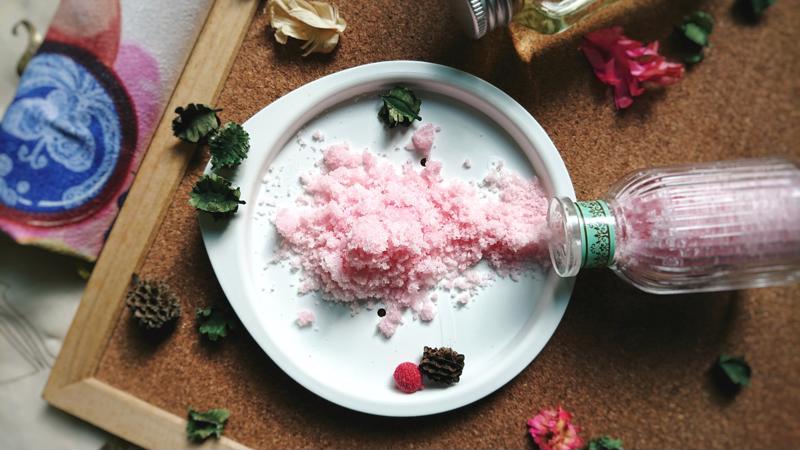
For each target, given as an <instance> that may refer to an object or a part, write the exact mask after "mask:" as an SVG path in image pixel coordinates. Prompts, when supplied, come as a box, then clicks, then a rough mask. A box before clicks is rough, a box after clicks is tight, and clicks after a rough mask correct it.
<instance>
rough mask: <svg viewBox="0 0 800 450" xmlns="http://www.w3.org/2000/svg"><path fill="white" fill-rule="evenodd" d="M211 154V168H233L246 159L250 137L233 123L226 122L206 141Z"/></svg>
mask: <svg viewBox="0 0 800 450" xmlns="http://www.w3.org/2000/svg"><path fill="white" fill-rule="evenodd" d="M208 147H209V150H210V152H211V167H212V168H213V169H214V170H217V169H218V168H220V167H225V168H228V169H230V168H233V167H236V166H238V165H239V164H241V162H242V160H244V159H245V158H247V152H248V150H250V135H249V134H247V131H245V130H244V128H242V126H241V125H239V124H238V123H235V122H228V123H226V124H225V125H224V126H223V127H222V128H220V129H219V130H217V132H216V133H214V134H212V135H211V137H210V138H209V139H208Z"/></svg>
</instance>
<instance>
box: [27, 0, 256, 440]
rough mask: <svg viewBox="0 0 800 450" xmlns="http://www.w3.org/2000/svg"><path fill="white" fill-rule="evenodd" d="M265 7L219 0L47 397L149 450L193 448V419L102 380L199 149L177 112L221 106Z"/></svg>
mask: <svg viewBox="0 0 800 450" xmlns="http://www.w3.org/2000/svg"><path fill="white" fill-rule="evenodd" d="M259 3H260V2H259V1H258V0H215V1H214V3H213V5H212V7H211V10H210V12H209V14H208V17H207V19H206V22H205V24H204V26H203V29H202V30H201V32H200V34H199V36H198V39H197V41H196V42H195V45H194V48H193V50H192V53H191V55H190V56H189V59H188V61H187V63H186V66H185V67H184V70H183V72H182V74H181V77H180V79H179V80H178V83H177V84H176V86H175V90H174V91H173V94H172V97H171V98H170V101H169V103H168V104H167V107H166V109H165V112H166V113H165V114H164V115H163V116H162V117H161V121H160V122H159V124H158V127H157V128H156V132H155V134H154V135H153V139H152V140H151V141H150V145H149V147H148V151H147V153H146V155H145V157H144V160H143V161H142V165H141V167H140V169H139V172H138V175H137V176H136V179H135V181H134V183H133V185H132V186H131V189H130V192H129V194H128V197H127V200H126V201H125V205H124V206H123V208H122V210H121V211H120V213H119V216H118V217H117V220H116V224H115V226H114V227H113V229H112V230H111V234H110V235H109V237H108V241H107V242H106V244H105V247H104V248H103V251H102V253H101V254H100V258H99V259H98V261H97V265H96V266H95V268H94V271H93V272H92V276H91V277H90V278H89V282H88V284H87V286H86V290H85V292H84V294H83V298H82V299H81V302H80V306H79V308H78V311H77V313H76V314H75V318H74V319H73V321H72V324H71V326H70V328H69V333H68V334H67V336H66V339H65V340H64V345H63V347H62V348H61V352H60V353H59V355H58V359H57V360H56V363H55V365H54V366H53V371H52V373H51V374H50V378H49V380H48V382H47V386H46V387H45V389H44V393H43V397H44V399H45V400H46V401H48V402H49V403H50V404H51V405H53V406H55V407H57V408H59V409H62V410H64V411H66V412H68V413H70V414H72V415H75V416H77V417H80V418H81V419H83V420H86V421H87V422H89V423H92V424H94V425H96V426H98V427H100V428H102V429H104V430H106V431H108V432H110V433H113V434H115V435H117V436H120V437H122V438H124V439H126V440H128V441H130V442H132V443H134V444H136V445H139V446H142V447H145V448H184V447H187V446H188V445H189V442H188V441H187V440H186V431H185V430H186V419H185V418H184V417H179V416H176V415H174V414H172V413H170V412H168V411H165V410H163V409H161V408H158V407H155V406H153V405H151V404H149V403H147V402H145V401H144V400H141V399H139V398H137V397H135V396H133V395H131V394H129V393H127V392H125V391H123V390H121V389H118V388H115V387H113V386H111V385H109V384H107V383H105V382H103V381H101V380H99V379H97V378H95V377H94V375H95V374H96V373H97V370H98V368H99V365H100V359H101V356H102V354H103V352H104V351H105V349H106V347H107V345H108V343H109V340H110V338H111V333H112V330H113V328H114V326H115V324H116V323H117V320H118V319H119V316H120V314H121V313H122V310H123V305H124V296H125V293H126V291H127V289H128V285H129V283H130V279H131V276H132V275H133V273H134V272H135V271H136V269H137V268H138V267H139V266H140V265H141V263H142V262H143V260H144V257H145V256H146V254H147V251H148V250H149V248H150V246H151V244H152V241H153V239H154V237H155V233H156V231H157V230H158V227H159V225H160V224H161V222H162V221H163V219H164V216H165V214H166V212H167V208H168V207H169V205H170V202H171V201H172V196H173V193H174V192H175V190H176V189H177V187H178V184H179V183H180V180H181V178H182V177H183V175H184V174H185V172H186V168H187V166H188V164H189V161H190V160H191V158H192V156H193V154H194V151H193V150H192V148H191V146H189V145H187V144H181V143H178V142H177V141H176V139H175V138H174V137H173V135H172V127H171V122H172V114H170V113H171V112H172V111H173V110H174V109H175V108H176V107H177V106H180V105H185V104H187V103H189V102H201V103H209V104H212V103H214V101H215V100H216V98H217V96H218V94H219V92H220V90H221V89H222V86H223V84H224V82H225V80H226V79H227V76H228V72H229V71H230V68H231V66H232V65H233V61H234V59H235V57H236V55H237V53H238V51H239V46H240V45H241V43H242V40H243V39H244V36H245V34H246V32H247V29H248V27H249V25H250V21H251V19H252V18H253V16H254V14H255V11H256V8H257V7H258V5H259ZM209 61H211V62H212V63H211V64H209ZM144 430H146V431H145V432H143V431H144ZM201 447H202V448H246V447H244V446H243V445H241V444H239V443H238V442H236V441H233V440H231V439H228V438H224V437H223V438H222V439H219V440H214V439H209V440H207V441H206V442H205V443H204V444H203V445H202V446H201Z"/></svg>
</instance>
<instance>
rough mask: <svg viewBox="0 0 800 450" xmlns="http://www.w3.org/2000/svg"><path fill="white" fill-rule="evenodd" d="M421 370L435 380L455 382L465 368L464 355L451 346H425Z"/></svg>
mask: <svg viewBox="0 0 800 450" xmlns="http://www.w3.org/2000/svg"><path fill="white" fill-rule="evenodd" d="M419 370H420V372H422V374H423V375H425V376H427V377H428V378H430V379H431V380H433V381H436V382H439V383H444V384H455V383H458V380H459V378H461V371H463V370H464V355H462V354H460V353H458V352H456V351H455V350H453V349H452V348H449V347H440V348H431V347H425V352H424V353H423V355H422V361H421V362H420V363H419Z"/></svg>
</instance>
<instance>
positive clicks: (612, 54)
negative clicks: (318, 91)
mask: <svg viewBox="0 0 800 450" xmlns="http://www.w3.org/2000/svg"><path fill="white" fill-rule="evenodd" d="M580 49H581V50H582V51H583V54H584V55H586V59H588V60H589V63H590V64H591V65H592V68H593V69H594V74H595V75H596V76H597V78H598V79H599V80H600V81H602V82H603V83H605V84H607V85H609V86H613V87H614V103H615V104H616V105H617V108H619V109H625V108H627V107H629V106H631V105H632V104H633V97H636V96H639V95H642V94H643V93H644V87H643V86H642V83H654V84H658V85H661V86H667V85H670V84H673V83H676V82H677V81H678V80H680V79H681V78H682V77H683V73H684V67H683V64H680V63H676V62H670V61H667V59H666V58H665V57H664V56H662V55H659V54H658V41H653V42H651V43H649V44H647V45H644V44H642V43H641V42H639V41H635V40H633V39H630V38H628V37H627V36H625V35H624V34H622V27H611V28H603V29H601V30H597V31H593V32H591V33H588V34H587V35H586V36H584V37H583V43H581V46H580Z"/></svg>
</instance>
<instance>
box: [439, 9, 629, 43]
mask: <svg viewBox="0 0 800 450" xmlns="http://www.w3.org/2000/svg"><path fill="white" fill-rule="evenodd" d="M615 1H616V0H450V3H451V5H452V9H453V12H454V14H455V15H456V17H457V18H458V20H459V22H461V24H462V26H463V28H464V30H465V31H466V32H467V34H469V35H470V36H472V37H473V38H475V39H479V38H481V37H482V36H483V35H484V34H486V33H488V32H489V31H492V30H494V29H496V28H499V27H503V26H506V25H508V24H509V23H511V22H512V21H513V22H516V23H519V24H521V25H524V26H526V27H528V28H531V29H533V30H535V31H537V32H539V33H542V34H555V33H560V32H562V31H564V30H566V29H567V28H569V27H571V26H572V25H574V24H575V23H576V22H578V21H579V20H581V19H583V18H584V17H586V16H588V15H590V14H592V13H594V12H595V11H597V10H598V9H600V8H602V7H603V6H605V5H608V4H610V3H614V2H615Z"/></svg>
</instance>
